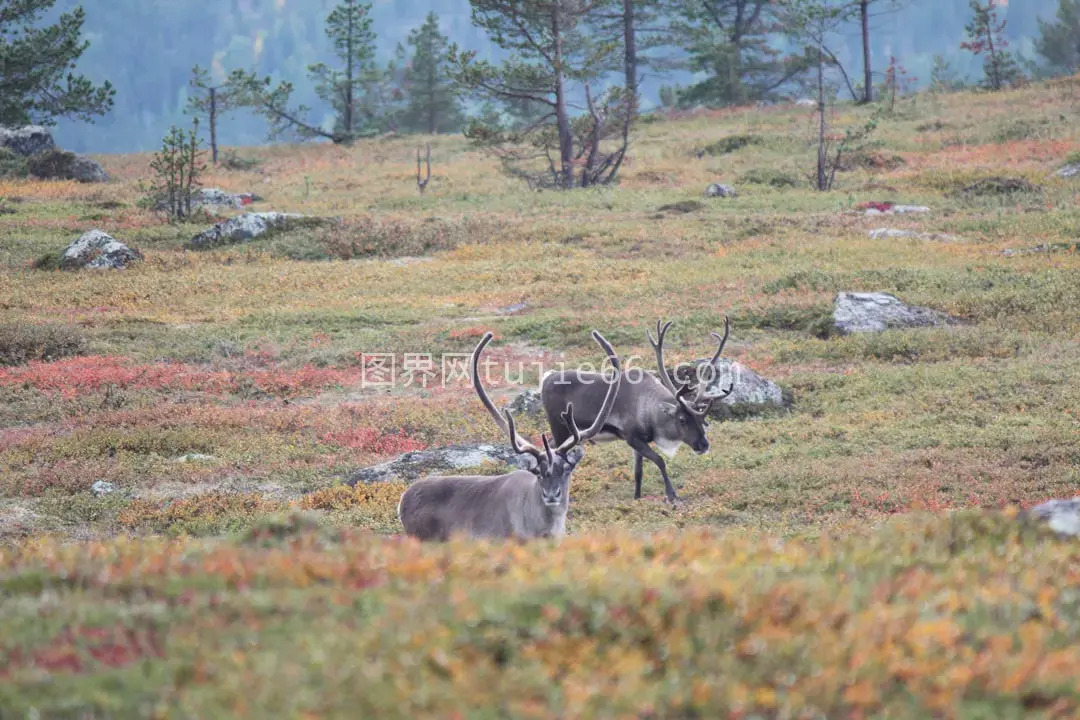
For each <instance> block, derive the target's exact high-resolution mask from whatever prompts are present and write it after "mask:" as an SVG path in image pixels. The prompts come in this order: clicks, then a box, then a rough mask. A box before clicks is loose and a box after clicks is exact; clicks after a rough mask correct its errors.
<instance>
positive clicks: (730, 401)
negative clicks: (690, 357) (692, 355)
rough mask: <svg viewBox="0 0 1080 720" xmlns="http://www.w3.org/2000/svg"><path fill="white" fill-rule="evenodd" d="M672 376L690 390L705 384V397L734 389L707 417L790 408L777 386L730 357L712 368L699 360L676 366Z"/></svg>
mask: <svg viewBox="0 0 1080 720" xmlns="http://www.w3.org/2000/svg"><path fill="white" fill-rule="evenodd" d="M672 374H673V375H674V376H675V379H676V380H677V381H678V382H684V383H686V382H688V383H690V385H691V386H693V387H696V386H697V385H698V384H700V383H701V382H705V383H706V385H705V397H719V396H721V395H723V394H724V392H725V391H726V390H727V389H728V388H729V387H731V388H733V389H732V391H731V394H730V395H728V396H726V397H723V398H722V399H721V400H720V401H719V402H717V403H714V404H713V408H712V411H711V412H710V413H709V415H710V417H714V418H717V419H725V418H729V417H732V416H736V415H737V416H747V415H754V414H757V413H762V412H766V411H768V410H770V409H774V408H788V407H791V397H790V396H789V395H786V394H785V393H784V391H783V389H782V388H781V387H780V386H779V385H777V384H776V383H775V382H773V381H772V380H768V379H766V378H763V377H762V376H761V375H758V374H757V373H756V372H754V371H753V370H751V369H750V368H748V367H746V366H745V365H743V364H742V363H740V362H737V361H735V360H731V359H729V358H723V357H722V358H718V359H717V360H716V362H715V363H713V365H712V368H711V369H710V367H709V361H708V360H706V359H704V358H701V359H698V360H695V361H694V362H693V363H684V364H682V365H679V366H678V367H676V368H675V371H674V373H672ZM693 392H696V391H693Z"/></svg>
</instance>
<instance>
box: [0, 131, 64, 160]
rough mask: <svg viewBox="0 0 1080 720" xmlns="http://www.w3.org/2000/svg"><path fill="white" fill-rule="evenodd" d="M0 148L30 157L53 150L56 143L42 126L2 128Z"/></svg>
mask: <svg viewBox="0 0 1080 720" xmlns="http://www.w3.org/2000/svg"><path fill="white" fill-rule="evenodd" d="M0 147H6V148H7V149H8V150H10V151H12V152H13V153H17V154H19V155H24V156H26V157H29V156H31V155H34V154H36V153H39V152H41V151H42V150H51V149H53V148H54V147H56V143H55V142H54V141H53V137H52V134H51V133H50V132H49V131H48V130H46V129H45V128H43V127H41V126H40V125H26V126H24V127H20V128H11V127H0Z"/></svg>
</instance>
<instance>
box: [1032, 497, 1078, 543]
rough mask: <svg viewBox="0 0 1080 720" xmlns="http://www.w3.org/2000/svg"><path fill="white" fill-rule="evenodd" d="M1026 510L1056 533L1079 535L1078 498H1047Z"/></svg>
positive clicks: (1071, 535)
mask: <svg viewBox="0 0 1080 720" xmlns="http://www.w3.org/2000/svg"><path fill="white" fill-rule="evenodd" d="M1027 512H1028V515H1029V516H1030V517H1033V518H1035V519H1036V520H1038V521H1040V522H1043V523H1046V526H1047V527H1049V528H1050V529H1051V530H1053V531H1054V532H1056V533H1059V534H1061V535H1068V536H1070V537H1077V536H1080V498H1072V499H1071V500H1048V501H1046V502H1044V503H1042V504H1039V505H1036V506H1035V507H1033V508H1030V509H1029V510H1028V511H1027Z"/></svg>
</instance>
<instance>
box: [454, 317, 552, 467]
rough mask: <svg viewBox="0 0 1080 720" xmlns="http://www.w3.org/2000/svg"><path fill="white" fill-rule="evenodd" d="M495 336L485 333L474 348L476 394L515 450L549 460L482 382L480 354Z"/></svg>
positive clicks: (473, 368) (473, 366) (537, 459)
mask: <svg viewBox="0 0 1080 720" xmlns="http://www.w3.org/2000/svg"><path fill="white" fill-rule="evenodd" d="M492 337H494V336H493V335H492V333H491V332H490V331H489V332H487V333H484V337H483V338H481V339H480V342H479V344H477V346H476V349H475V350H473V355H472V378H473V387H474V388H475V389H476V394H477V395H479V396H480V402H482V403H483V404H484V407H485V408H487V411H488V412H489V413H490V414H491V417H493V418H494V419H495V423H496V424H497V425H498V426H499V429H500V430H502V431H503V432H504V433H506V434H507V435H509V436H510V445H511V447H513V448H514V452H517V453H520V454H525V453H528V454H529V455H532V456H533V457H534V458H536V462H537V463H538V464H539V463H543V462H545V461H546V460H547V454H546V453H545V452H544V451H543V450H541V449H540V448H538V447H536V446H535V445H533V444H532V443H531V442H529V441H528V440H526V439H525V438H523V437H521V436H520V435H518V433H517V428H516V427H515V426H514V416H513V415H511V414H510V412H509V411H506V418H505V419H504V418H503V417H502V416H501V415H500V414H499V411H498V410H497V409H496V408H495V403H493V402H491V398H489V397H488V394H487V392H485V390H484V386H483V384H482V383H481V382H480V354H481V353H482V352H483V351H484V348H485V347H487V344H488V343H489V342H491V338H492Z"/></svg>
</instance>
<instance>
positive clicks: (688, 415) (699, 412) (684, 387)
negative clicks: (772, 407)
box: [648, 316, 735, 455]
mask: <svg viewBox="0 0 1080 720" xmlns="http://www.w3.org/2000/svg"><path fill="white" fill-rule="evenodd" d="M671 325H672V323H671V321H668V322H667V323H663V322H662V321H660V320H657V321H656V337H655V338H654V337H653V334H652V332H648V336H649V343H650V344H652V346H653V350H654V351H655V353H656V364H657V370H658V373H657V374H658V379H659V380H660V382H661V383H662V384H663V386H664V387H665V388H667V390H668V391H669V392H670V393H671V394H672V396H673V399H674V402H673V403H672V404H671V405H665V407H664V409H663V414H664V417H665V418H666V419H667V422H666V423H665V425H664V427H662V428H659V430H660V435H661V436H662V437H659V438H657V443H658V445H660V446H661V449H664V448H663V445H664V441H665V440H666V441H669V442H671V441H676V440H677V441H679V442H682V443H683V444H685V445H688V446H689V447H690V449H692V450H693V451H694V452H696V453H698V454H699V455H702V454H704V453H707V452H708V451H709V438H708V436H707V435H706V432H705V431H706V430H707V429H708V426H709V424H708V420H707V417H708V414H709V411H710V410H711V409H712V406H713V403H714V402H716V401H717V400H719V399H720V398H724V397H727V396H728V395H730V394H731V392H732V391H733V390H734V389H735V384H734V382H732V384H731V385H730V386H729V387H728V388H727V390H725V391H724V392H723V393H721V394H720V395H717V396H712V397H706V396H705V389H706V387H707V386H708V383H707V382H699V383H698V385H697V392H696V393H695V394H694V397H693V399H692V400H688V399H687V395H689V394H690V391H691V389H692V386H691V385H690V384H689V383H680V384H679V385H676V384H675V381H674V380H672V378H671V375H669V374H668V371H667V368H666V367H665V365H664V337H665V336H666V335H667V331H668V329H669V328H671ZM730 332H731V324H730V322H729V321H728V318H727V317H726V316H725V317H724V334H723V336H721V335H720V334H719V333H711V334H712V336H713V337H714V338H716V340H717V342H718V343H719V344H718V346H717V348H716V352H715V353H714V354H713V356H712V359H711V360H709V362H708V367H709V368H712V367H713V365H714V364H715V363H716V361H717V359H719V357H720V353H722V352H724V345H725V344H726V343H727V339H728V334H729V333H730ZM710 372H713V371H710Z"/></svg>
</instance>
